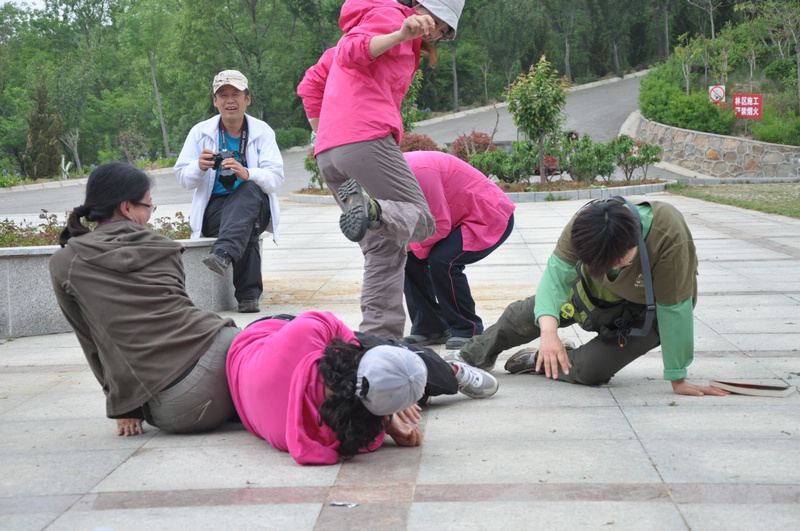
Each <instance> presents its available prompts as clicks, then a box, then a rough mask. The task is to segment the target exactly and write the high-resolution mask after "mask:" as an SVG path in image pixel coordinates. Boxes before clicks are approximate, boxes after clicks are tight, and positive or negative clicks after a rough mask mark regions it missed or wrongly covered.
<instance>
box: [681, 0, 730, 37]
mask: <svg viewBox="0 0 800 531" xmlns="http://www.w3.org/2000/svg"><path fill="white" fill-rule="evenodd" d="M686 1H687V2H689V3H690V4H691V5H693V6H694V7H697V8H700V9H702V10H703V11H705V12H706V13H708V17H709V19H710V20H711V40H714V39H715V38H716V33H715V30H714V11H715V10H716V9H717V8H718V7H720V6H721V5H723V4H724V3H725V0H686Z"/></svg>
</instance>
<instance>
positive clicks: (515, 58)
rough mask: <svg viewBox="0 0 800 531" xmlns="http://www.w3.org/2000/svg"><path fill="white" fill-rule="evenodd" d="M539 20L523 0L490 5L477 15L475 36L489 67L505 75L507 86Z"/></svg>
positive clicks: (516, 69) (537, 15) (536, 14)
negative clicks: (479, 40)
mask: <svg viewBox="0 0 800 531" xmlns="http://www.w3.org/2000/svg"><path fill="white" fill-rule="evenodd" d="M539 16H541V15H540V11H539V9H536V8H532V7H531V4H530V2H528V1H527V0H505V1H503V2H490V3H489V4H487V5H486V7H484V8H483V10H482V12H481V13H480V18H479V22H478V24H477V28H476V33H477V34H478V35H481V38H482V39H483V40H484V42H485V46H486V50H487V52H488V56H489V60H490V61H491V63H492V64H493V65H496V66H498V67H500V69H501V70H502V72H503V74H504V75H505V77H506V84H507V86H510V85H511V81H512V80H513V79H514V75H515V74H516V73H517V72H518V71H519V60H520V57H521V56H522V54H523V53H524V52H525V48H526V47H527V46H528V43H529V42H530V41H531V40H532V39H533V28H535V27H536V19H537V18H538V17H539ZM511 28H513V30H511Z"/></svg>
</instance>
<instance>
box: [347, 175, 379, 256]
mask: <svg viewBox="0 0 800 531" xmlns="http://www.w3.org/2000/svg"><path fill="white" fill-rule="evenodd" d="M339 199H341V201H342V203H344V212H342V215H341V216H339V228H340V229H341V230H342V234H344V235H345V237H346V238H347V239H348V240H350V241H351V242H360V241H361V240H363V239H364V235H366V234H367V229H368V228H369V229H376V228H378V227H379V226H380V219H381V207H380V205H378V203H377V201H375V200H374V199H372V198H371V197H370V196H369V194H368V193H367V192H366V191H364V189H363V188H362V187H361V185H360V184H358V183H357V182H356V181H355V179H348V180H346V181H345V182H344V184H343V185H342V186H341V188H339Z"/></svg>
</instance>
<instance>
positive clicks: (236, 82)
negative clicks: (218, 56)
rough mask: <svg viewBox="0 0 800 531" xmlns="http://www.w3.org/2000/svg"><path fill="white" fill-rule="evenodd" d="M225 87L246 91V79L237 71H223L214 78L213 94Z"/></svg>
mask: <svg viewBox="0 0 800 531" xmlns="http://www.w3.org/2000/svg"><path fill="white" fill-rule="evenodd" d="M225 85H230V86H232V87H235V88H237V89H239V90H247V78H246V77H244V74H242V73H241V72H239V71H238V70H223V71H222V72H220V73H219V74H217V75H216V76H214V83H213V85H212V88H213V89H214V94H216V93H217V91H218V90H219V89H221V88H222V87H224V86H225Z"/></svg>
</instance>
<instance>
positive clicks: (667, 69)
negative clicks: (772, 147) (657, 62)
mask: <svg viewBox="0 0 800 531" xmlns="http://www.w3.org/2000/svg"><path fill="white" fill-rule="evenodd" d="M682 83H683V78H682V76H681V75H680V70H679V66H678V65H677V63H676V61H675V60H670V61H668V62H667V63H664V64H663V65H661V66H660V67H659V68H657V69H656V70H654V71H653V72H651V73H650V74H648V75H646V76H645V77H644V78H643V79H642V83H641V87H640V89H639V109H640V110H641V112H642V115H643V116H644V117H645V118H647V119H649V120H653V121H655V122H658V123H662V124H665V125H671V126H673V127H680V128H683V129H692V130H694V131H703V132H706V133H715V134H719V135H727V134H730V132H731V131H732V130H733V125H734V124H735V123H736V117H735V116H734V115H733V113H732V112H730V111H724V110H721V109H718V108H717V107H716V106H715V105H714V104H712V103H711V102H710V101H708V94H706V93H705V92H695V93H693V94H691V95H689V96H687V95H686V91H685V90H684V89H683V88H682Z"/></svg>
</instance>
